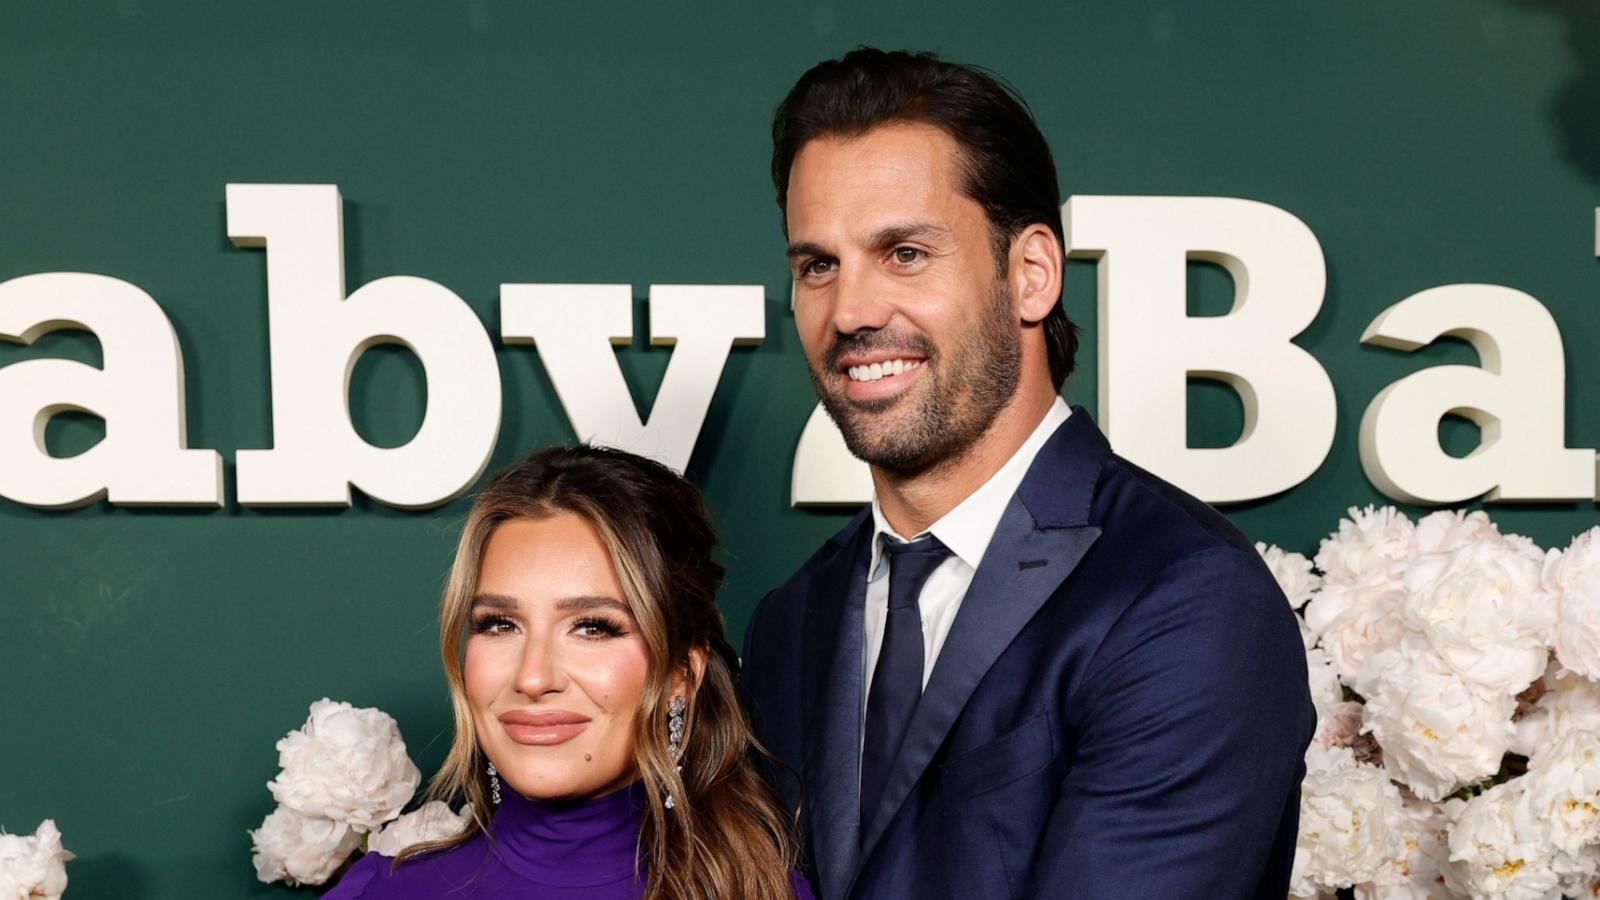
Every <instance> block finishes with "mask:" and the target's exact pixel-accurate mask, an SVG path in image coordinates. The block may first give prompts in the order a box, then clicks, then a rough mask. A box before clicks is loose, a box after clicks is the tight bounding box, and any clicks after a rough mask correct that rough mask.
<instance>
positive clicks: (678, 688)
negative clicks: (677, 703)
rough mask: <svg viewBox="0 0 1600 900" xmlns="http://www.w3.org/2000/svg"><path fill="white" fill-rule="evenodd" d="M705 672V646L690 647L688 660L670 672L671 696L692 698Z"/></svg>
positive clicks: (698, 688)
mask: <svg viewBox="0 0 1600 900" xmlns="http://www.w3.org/2000/svg"><path fill="white" fill-rule="evenodd" d="M705 674H706V648H704V647H699V646H696V647H690V648H689V662H688V664H687V665H685V666H682V667H681V668H679V669H678V670H677V671H676V672H673V673H672V696H674V697H684V698H686V699H687V698H692V697H693V696H694V695H695V692H696V691H698V690H700V679H702V678H704V677H705Z"/></svg>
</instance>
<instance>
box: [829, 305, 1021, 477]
mask: <svg viewBox="0 0 1600 900" xmlns="http://www.w3.org/2000/svg"><path fill="white" fill-rule="evenodd" d="M1017 329H1018V325H1017V320H1016V316H1015V314H1014V313H1013V312H1012V309H1011V294H1010V291H1009V290H1007V289H1006V286H1005V284H1004V283H997V284H996V285H995V288H994V291H993V293H992V294H991V296H990V304H989V308H988V309H987V310H985V312H984V314H983V315H982V316H981V317H980V318H979V320H978V322H977V323H976V324H975V325H974V326H973V327H972V328H971V329H970V330H969V331H968V332H966V333H964V334H961V335H957V336H956V338H955V340H954V341H953V342H952V345H953V349H952V350H951V352H950V356H949V358H945V357H943V356H941V355H939V354H938V353H937V351H936V349H935V347H934V346H933V342H932V341H930V340H928V338H927V337H926V336H924V335H921V334H900V333H896V332H889V331H863V332H856V333H853V334H847V335H840V336H839V337H838V338H837V339H836V340H835V341H834V343H833V345H832V346H831V347H829V348H828V350H827V351H826V352H825V353H824V354H823V355H824V359H823V361H822V365H823V366H825V367H826V368H825V369H823V370H822V371H821V372H820V373H819V370H818V367H817V366H815V365H813V366H811V367H809V368H810V370H811V383H812V385H813V386H814V387H815V388H816V391H817V396H818V397H820V398H821V399H822V405H823V408H825V409H826V410H827V411H828V415H829V416H831V417H832V418H833V421H834V422H835V423H837V424H838V426H839V431H840V433H842V434H843V435H844V442H845V446H846V447H848V448H849V449H850V452H851V453H852V454H854V455H855V456H856V457H857V458H859V459H861V460H863V461H864V462H866V463H868V464H870V465H873V466H876V467H878V468H880V469H883V470H885V471H888V472H892V473H894V474H896V475H901V476H911V475H918V474H921V473H923V472H926V471H928V470H929V469H932V468H934V467H935V466H938V465H940V464H941V463H945V462H949V461H952V460H955V459H959V458H961V457H962V456H963V455H964V454H965V453H966V452H967V451H968V450H969V449H971V447H972V446H973V445H974V444H975V443H976V442H977V441H978V439H979V438H981V437H982V436H983V434H984V433H985V432H986V431H988V430H989V426H990V424H991V423H992V422H994V419H995V417H996V416H997V415H999V414H1000V411H1001V410H1003V409H1005V407H1006V404H1008V403H1010V402H1011V398H1012V397H1014V396H1016V393H1017V383H1018V380H1019V379H1020V377H1021V371H1022V348H1021V344H1020V342H1019V340H1018V334H1017ZM877 351H890V352H893V351H901V352H904V353H905V355H907V356H918V357H921V358H922V359H923V363H922V366H921V376H920V378H919V381H921V382H923V383H922V384H917V385H914V386H912V388H911V390H910V391H908V392H906V393H904V394H899V395H896V396H894V397H889V398H886V399H882V400H869V401H863V402H857V401H852V400H850V399H848V398H847V397H846V396H845V395H844V391H843V386H842V385H839V384H838V380H839V379H841V378H846V377H848V376H845V375H841V374H839V365H838V363H839V360H840V359H842V358H843V357H844V356H846V355H847V354H850V355H860V354H867V353H874V352H877ZM825 379H826V380H825ZM961 384H965V385H966V387H965V388H964V389H963V387H962V386H961ZM896 407H901V409H899V410H898V415H896V416H894V418H897V419H898V420H899V424H898V425H890V423H888V422H886V421H884V420H885V419H887V418H889V410H891V409H895V408H896Z"/></svg>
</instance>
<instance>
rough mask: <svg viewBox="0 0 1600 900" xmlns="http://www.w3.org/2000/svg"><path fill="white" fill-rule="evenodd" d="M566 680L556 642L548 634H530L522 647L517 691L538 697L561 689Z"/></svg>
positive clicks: (530, 696) (533, 697) (531, 696)
mask: <svg viewBox="0 0 1600 900" xmlns="http://www.w3.org/2000/svg"><path fill="white" fill-rule="evenodd" d="M565 681H566V676H565V674H564V672H563V671H562V668H561V660H560V656H559V651H558V650H557V647H556V642H555V641H554V640H553V639H551V638H549V637H546V636H532V635H530V636H529V638H528V641H527V643H525V644H524V645H523V648H522V665H521V667H520V668H518V670H517V691H518V692H520V693H522V694H524V695H526V696H527V697H529V698H532V699H537V698H539V697H540V696H541V695H543V694H546V693H549V692H551V691H559V690H561V688H562V686H563V684H565Z"/></svg>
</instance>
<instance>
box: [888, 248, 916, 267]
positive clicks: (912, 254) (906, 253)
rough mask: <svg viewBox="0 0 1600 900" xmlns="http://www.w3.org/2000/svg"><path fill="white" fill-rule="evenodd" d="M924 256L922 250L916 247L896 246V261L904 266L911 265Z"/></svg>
mask: <svg viewBox="0 0 1600 900" xmlns="http://www.w3.org/2000/svg"><path fill="white" fill-rule="evenodd" d="M921 258H922V251H921V250H918V249H917V248H915V247H896V248H894V261H895V262H897V263H899V264H900V265H902V266H909V265H911V264H912V263H914V262H916V261H917V260H919V259H921Z"/></svg>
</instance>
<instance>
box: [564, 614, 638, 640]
mask: <svg viewBox="0 0 1600 900" xmlns="http://www.w3.org/2000/svg"><path fill="white" fill-rule="evenodd" d="M572 627H573V628H574V629H576V630H580V631H581V630H583V629H585V628H594V629H597V630H598V631H599V632H600V635H599V636H590V635H580V637H589V639H590V640H599V639H600V637H601V636H603V637H621V636H622V635H624V634H626V633H627V632H626V631H624V630H623V628H622V626H620V625H618V624H617V623H615V622H613V621H611V620H610V619H604V618H601V617H599V616H590V617H588V618H584V619H579V620H578V621H576V622H574V623H572Z"/></svg>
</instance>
